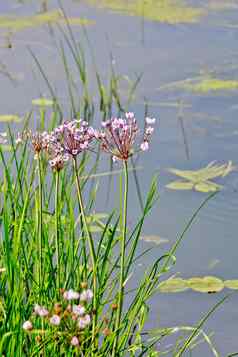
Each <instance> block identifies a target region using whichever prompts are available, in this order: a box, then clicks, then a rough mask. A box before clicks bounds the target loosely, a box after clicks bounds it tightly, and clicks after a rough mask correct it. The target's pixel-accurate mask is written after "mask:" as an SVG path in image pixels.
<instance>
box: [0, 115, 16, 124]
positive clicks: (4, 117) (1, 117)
mask: <svg viewBox="0 0 238 357" xmlns="http://www.w3.org/2000/svg"><path fill="white" fill-rule="evenodd" d="M0 122H1V123H9V122H14V123H19V122H21V118H20V117H19V116H18V115H13V114H6V115H5V114H4V115H0Z"/></svg>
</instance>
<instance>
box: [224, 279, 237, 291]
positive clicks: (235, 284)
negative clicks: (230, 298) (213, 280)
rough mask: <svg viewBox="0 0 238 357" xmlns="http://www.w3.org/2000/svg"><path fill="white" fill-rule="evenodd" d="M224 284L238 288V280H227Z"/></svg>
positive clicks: (230, 287) (227, 286)
mask: <svg viewBox="0 0 238 357" xmlns="http://www.w3.org/2000/svg"><path fill="white" fill-rule="evenodd" d="M224 285H225V287H226V288H228V289H233V290H238V280H225V281H224Z"/></svg>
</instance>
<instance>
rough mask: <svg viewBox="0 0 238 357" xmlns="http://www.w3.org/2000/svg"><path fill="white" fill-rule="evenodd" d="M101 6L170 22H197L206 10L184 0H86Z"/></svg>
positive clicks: (131, 14) (152, 19) (153, 19)
mask: <svg viewBox="0 0 238 357" xmlns="http://www.w3.org/2000/svg"><path fill="white" fill-rule="evenodd" d="M87 2H88V3H90V4H93V5H95V6H98V7H101V8H108V9H110V10H113V11H117V12H121V13H123V14H127V15H130V16H140V17H143V18H145V19H147V20H151V21H159V22H165V23H170V24H177V23H193V22H197V21H198V20H199V19H200V17H201V16H202V15H205V14H206V11H205V10H204V9H202V8H198V7H196V8H195V7H191V6H187V5H186V2H185V1H184V0H156V1H155V0H147V1H144V0H132V1H128V0H101V1H98V0H97V1H96V0H87Z"/></svg>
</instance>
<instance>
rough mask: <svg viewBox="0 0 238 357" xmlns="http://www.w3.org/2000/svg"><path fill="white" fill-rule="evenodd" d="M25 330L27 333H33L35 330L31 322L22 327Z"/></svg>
mask: <svg viewBox="0 0 238 357" xmlns="http://www.w3.org/2000/svg"><path fill="white" fill-rule="evenodd" d="M22 328H23V330H25V331H31V330H32V329H33V326H32V323H31V321H29V320H28V321H25V322H24V323H23V325H22Z"/></svg>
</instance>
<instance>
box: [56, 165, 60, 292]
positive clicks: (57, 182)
mask: <svg viewBox="0 0 238 357" xmlns="http://www.w3.org/2000/svg"><path fill="white" fill-rule="evenodd" d="M59 244H60V243H59V171H56V177H55V248H56V264H57V269H56V275H57V289H58V292H59V289H60V247H59Z"/></svg>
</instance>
